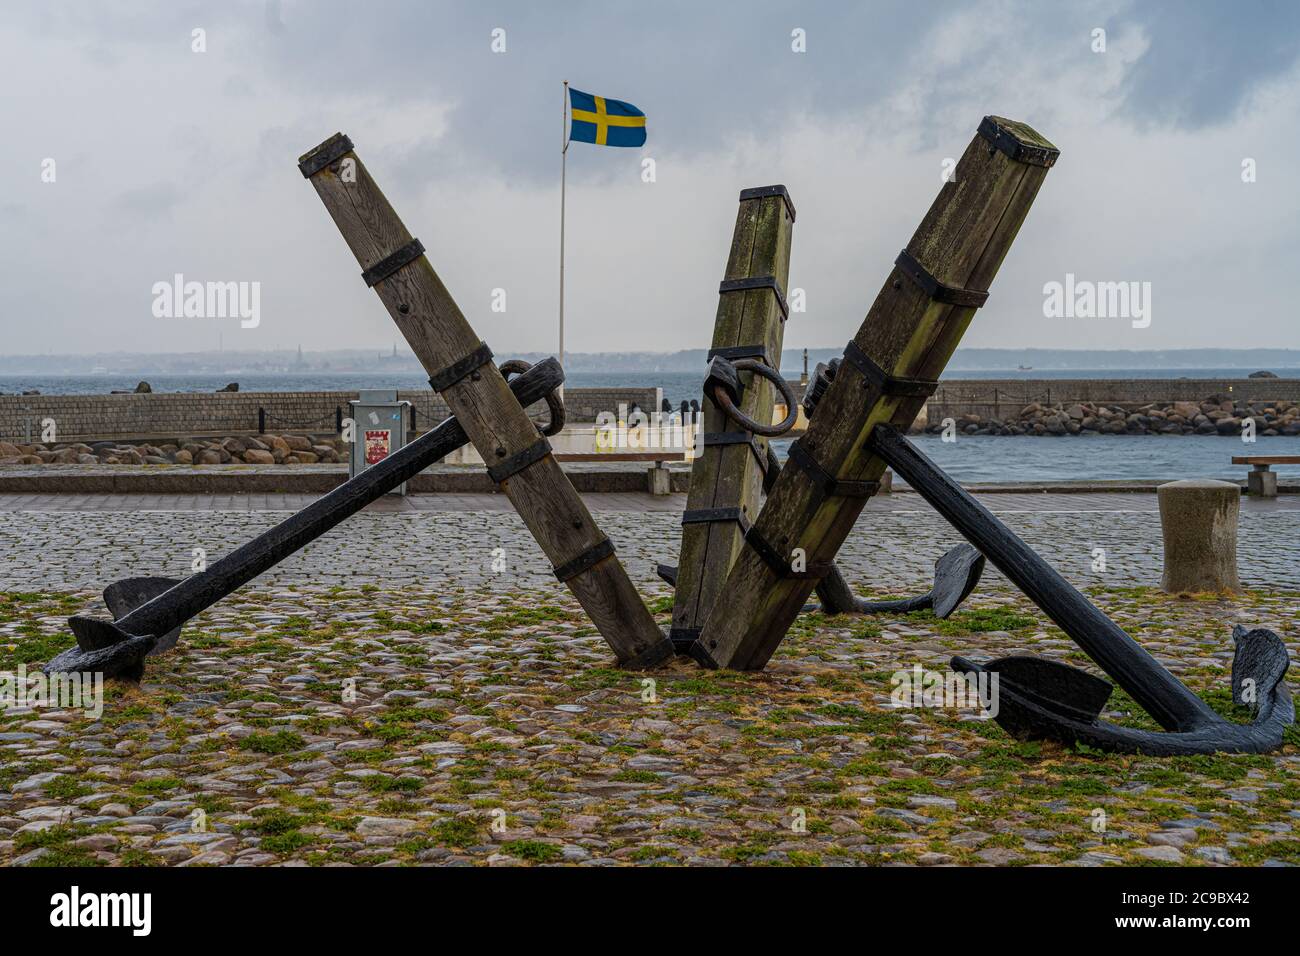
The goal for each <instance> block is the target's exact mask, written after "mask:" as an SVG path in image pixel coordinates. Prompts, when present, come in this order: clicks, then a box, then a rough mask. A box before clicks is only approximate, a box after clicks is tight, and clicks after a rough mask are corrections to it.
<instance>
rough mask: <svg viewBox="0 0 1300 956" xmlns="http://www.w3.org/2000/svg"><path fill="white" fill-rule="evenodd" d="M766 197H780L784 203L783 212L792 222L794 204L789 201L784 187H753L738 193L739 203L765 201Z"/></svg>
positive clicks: (788, 194) (788, 195) (787, 192)
mask: <svg viewBox="0 0 1300 956" xmlns="http://www.w3.org/2000/svg"><path fill="white" fill-rule="evenodd" d="M768 196H780V197H781V199H782V201H784V202H785V211H786V212H788V213H789V214H790V221H791V222H794V203H793V202H791V201H790V193H789V191H788V190H787V189H786V188H785V187H784V186H779V185H778V186H753V187H751V188H749V189H742V190H741V191H740V201H741V202H744V201H745V200H746V199H766V198H767V197H768Z"/></svg>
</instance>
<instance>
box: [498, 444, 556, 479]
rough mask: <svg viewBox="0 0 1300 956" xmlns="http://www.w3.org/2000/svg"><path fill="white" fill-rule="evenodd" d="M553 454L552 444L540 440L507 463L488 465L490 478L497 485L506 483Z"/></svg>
mask: <svg viewBox="0 0 1300 956" xmlns="http://www.w3.org/2000/svg"><path fill="white" fill-rule="evenodd" d="M550 453H551V443H550V442H548V441H547V440H546V439H545V438H539V439H537V441H535V442H533V443H532V444H531V445H529V446H528V447H527V448H525V449H524V450H523V451H520V452H516V453H515V454H513V455H511V456H510V457H509V458H507V459H506V460H505V461H501V462H497V463H496V464H495V465H488V470H487V473H488V477H489V478H491V479H492V480H493V481H495V482H496V483H497V484H501V482H503V481H505V480H506V479H507V478H509V477H510V476H511V475H517V474H519V472H521V471H523V470H524V469H525V468H527V467H528V466H529V465H535V464H537V463H538V462H539V461H541V460H542V459H543V458H545V457H546V456H547V455H549V454H550Z"/></svg>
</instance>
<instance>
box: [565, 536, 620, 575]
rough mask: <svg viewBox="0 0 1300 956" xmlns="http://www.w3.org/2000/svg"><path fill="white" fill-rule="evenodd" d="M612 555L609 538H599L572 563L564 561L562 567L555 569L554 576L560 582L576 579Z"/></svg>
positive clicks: (612, 549)
mask: <svg viewBox="0 0 1300 956" xmlns="http://www.w3.org/2000/svg"><path fill="white" fill-rule="evenodd" d="M613 554H614V545H612V544H611V543H610V540H609V538H601V539H600V540H599V541H597V542H596V543H595V544H593V545H592V546H591V547H590V548H588V549H587V550H586V551H584V552H582V554H580V555H578V556H577V557H576V558H574V559H573V560H572V561H565V562H564V563H563V564H562V565H560V566H559V567H558V568H556V569H555V576H556V578H558V579H559V580H561V581H567V580H569V578H576V577H577V576H578V575H579V574H581V573H582V572H583V571H590V570H591V569H592V568H593V567H595V566H596V565H597V564H599V563H600V562H601V561H604V560H605V559H606V558H608V557H610V556H612V555H613Z"/></svg>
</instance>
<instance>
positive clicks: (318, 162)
mask: <svg viewBox="0 0 1300 956" xmlns="http://www.w3.org/2000/svg"><path fill="white" fill-rule="evenodd" d="M350 152H352V140H350V139H348V138H347V137H346V136H344V135H343V134H342V133H336V134H334V135H333V136H331V137H330V138H329V139H327V140H326V141H325V142H323V143H321V144H320V145H319V146H317V147H316V148H315V149H314V150H312V151H311V152H310V153H308V154H307V155H306V156H304V157H303V158H302V159H301V160H299V161H298V169H300V170H301V171H302V175H303V178H304V179H311V178H312V177H313V176H315V175H316V174H317V173H319V172H320V171H321V170H322V169H324V168H325V167H326V166H333V165H334V164H335V163H337V162H338V161H339V160H340V159H342V158H343V156H344V155H345V154H347V153H350Z"/></svg>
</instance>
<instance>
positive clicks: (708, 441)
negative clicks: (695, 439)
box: [700, 432, 767, 474]
mask: <svg viewBox="0 0 1300 956" xmlns="http://www.w3.org/2000/svg"><path fill="white" fill-rule="evenodd" d="M700 442H701V444H703V445H704V447H705V448H708V447H709V446H710V445H748V446H749V450H750V451H752V452H753V453H754V457H755V458H757V459H758V467H759V468H761V469H762V470H763V473H764V474H767V452H765V451H764V450H763V447H762V446H761V445H759V443H758V439H757V438H755V437H754V436H753V434H752V433H751V432H705V433H704V434H703V435H701V436H700Z"/></svg>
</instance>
